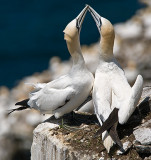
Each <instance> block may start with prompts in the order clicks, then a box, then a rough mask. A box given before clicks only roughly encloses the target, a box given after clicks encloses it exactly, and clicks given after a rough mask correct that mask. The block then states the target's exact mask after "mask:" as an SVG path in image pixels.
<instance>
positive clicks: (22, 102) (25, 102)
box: [8, 99, 30, 115]
mask: <svg viewBox="0 0 151 160" xmlns="http://www.w3.org/2000/svg"><path fill="white" fill-rule="evenodd" d="M28 101H29V99H25V100H23V101H20V102H17V103H16V104H15V105H20V106H21V107H18V108H14V109H11V110H9V111H8V115H9V114H11V113H12V112H14V111H21V110H24V109H27V108H30V106H29V105H28V104H27V102H28Z"/></svg>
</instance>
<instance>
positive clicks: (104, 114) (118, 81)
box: [89, 7, 143, 152]
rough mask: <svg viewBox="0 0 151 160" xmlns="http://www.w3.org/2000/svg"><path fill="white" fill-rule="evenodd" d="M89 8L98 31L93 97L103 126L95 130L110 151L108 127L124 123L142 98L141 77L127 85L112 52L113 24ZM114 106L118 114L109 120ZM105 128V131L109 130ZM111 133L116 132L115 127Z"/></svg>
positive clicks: (110, 141) (111, 143)
mask: <svg viewBox="0 0 151 160" xmlns="http://www.w3.org/2000/svg"><path fill="white" fill-rule="evenodd" d="M89 11H90V13H91V15H92V16H93V18H94V20H95V22H96V25H97V28H98V30H99V32H100V34H101V41H100V62H99V65H98V67H97V70H96V72H95V81H94V87H93V94H92V96H93V102H94V108H95V113H96V115H97V118H98V120H99V122H100V124H101V125H102V128H103V129H102V131H101V129H100V131H98V133H99V132H100V133H102V132H103V134H102V140H103V143H104V146H105V147H106V149H107V151H108V152H109V151H110V148H111V146H112V145H113V143H114V141H113V139H112V138H111V137H110V135H109V134H108V133H109V132H110V129H111V128H110V127H113V126H114V128H115V129H116V125H117V122H119V123H120V124H124V123H126V122H127V120H128V119H129V117H130V116H131V114H132V113H133V111H134V110H135V108H136V105H137V103H138V101H139V99H140V97H141V93H142V89H143V78H142V76H141V75H138V76H137V79H136V82H135V84H134V85H133V87H131V86H130V85H129V83H128V81H127V79H126V77H125V74H124V71H123V69H122V68H121V66H120V65H119V63H118V62H117V60H116V59H115V58H114V55H113V45H114V37H115V34H114V28H113V26H112V24H111V23H110V22H109V21H108V20H107V19H105V18H103V17H101V16H100V15H99V14H98V13H97V12H96V11H95V10H94V9H92V8H91V7H89ZM114 108H117V109H118V112H115V113H118V115H116V114H115V117H114V116H112V119H110V118H111V117H109V116H110V115H111V113H112V111H113V110H114ZM114 111H115V110H114ZM113 113H114V112H113ZM113 113H112V114H113ZM116 116H118V118H117V119H118V121H116V123H115V122H114V121H113V120H114V119H115V118H116ZM108 118H109V119H108ZM106 120H107V121H106ZM112 121H113V122H112ZM104 122H105V123H104ZM112 123H113V124H112ZM104 128H106V129H104ZM105 130H108V131H109V132H107V131H105ZM114 133H115V134H117V133H116V131H115V130H114ZM115 137H116V136H115ZM113 138H114V137H113ZM116 139H117V142H116V143H118V142H119V144H120V143H121V142H120V140H119V138H117V137H116ZM120 147H121V146H120Z"/></svg>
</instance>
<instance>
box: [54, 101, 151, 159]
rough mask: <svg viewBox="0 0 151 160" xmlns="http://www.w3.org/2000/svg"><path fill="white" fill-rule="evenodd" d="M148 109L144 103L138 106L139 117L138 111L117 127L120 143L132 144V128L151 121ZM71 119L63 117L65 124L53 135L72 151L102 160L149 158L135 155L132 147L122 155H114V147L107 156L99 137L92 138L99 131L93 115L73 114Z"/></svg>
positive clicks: (116, 148) (115, 148)
mask: <svg viewBox="0 0 151 160" xmlns="http://www.w3.org/2000/svg"><path fill="white" fill-rule="evenodd" d="M148 104H149V103H148ZM148 107H149V105H147V104H146V103H145V105H143V106H140V108H139V109H140V111H141V115H139V112H138V110H136V111H135V112H134V114H133V115H132V116H131V118H130V119H129V121H128V122H127V123H126V124H125V125H118V127H117V131H118V134H119V138H120V139H121V141H122V143H124V142H126V141H130V142H131V143H132V144H133V141H134V140H135V137H134V135H133V130H134V128H135V127H137V126H139V125H140V124H141V123H142V121H143V123H145V122H146V121H148V120H149V119H151V112H150V110H148ZM71 117H72V116H71V115H70V116H69V115H68V116H67V117H66V116H65V117H64V118H65V119H66V120H65V124H64V125H61V127H60V128H59V129H57V130H56V131H55V132H54V134H56V135H57V136H58V137H59V138H61V139H62V140H63V143H65V144H66V145H69V146H71V147H72V148H73V149H74V150H77V151H78V152H81V153H85V154H98V157H97V159H98V158H99V157H102V155H103V157H104V159H107V158H115V159H120V160H125V159H128V160H134V159H135V160H142V159H144V158H145V157H146V156H149V155H143V154H139V153H137V151H136V150H135V147H134V146H133V145H132V147H131V148H130V149H129V150H128V151H127V152H126V153H125V154H124V155H116V151H117V150H118V147H117V145H114V146H113V147H112V148H111V153H110V154H107V152H106V149H105V148H104V146H103V144H102V140H101V136H100V137H98V138H93V136H94V134H95V133H96V131H97V130H98V129H99V125H98V121H97V118H96V117H95V115H81V114H77V113H74V118H73V117H72V118H71ZM67 119H68V120H67ZM66 125H68V126H69V127H68V126H66ZM77 128H78V129H77Z"/></svg>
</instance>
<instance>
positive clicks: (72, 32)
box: [63, 6, 88, 53]
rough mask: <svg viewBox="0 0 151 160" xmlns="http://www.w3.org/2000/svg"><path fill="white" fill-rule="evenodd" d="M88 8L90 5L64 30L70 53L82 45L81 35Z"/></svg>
mask: <svg viewBox="0 0 151 160" xmlns="http://www.w3.org/2000/svg"><path fill="white" fill-rule="evenodd" d="M87 9H88V6H86V7H85V8H84V9H83V10H82V11H81V12H80V14H79V15H78V16H77V17H76V18H75V19H74V20H72V21H71V22H70V23H69V24H68V25H67V26H66V28H65V29H64V31H63V32H64V39H65V40H66V42H67V46H68V50H69V52H70V53H72V52H73V51H74V50H75V49H76V48H78V47H79V45H80V40H79V35H80V31H81V28H82V23H83V20H84V18H85V15H86V12H87ZM77 45H78V46H77Z"/></svg>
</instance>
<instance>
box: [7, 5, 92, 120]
mask: <svg viewBox="0 0 151 160" xmlns="http://www.w3.org/2000/svg"><path fill="white" fill-rule="evenodd" d="M87 9H88V6H86V7H85V8H84V9H83V10H82V11H81V13H80V14H79V15H78V16H77V17H76V18H75V19H74V20H72V21H71V22H70V23H69V24H68V25H67V26H66V28H65V30H64V31H63V32H64V39H65V40H66V42H67V47H68V50H69V52H70V54H71V57H72V60H73V65H72V68H71V70H70V72H69V73H68V74H67V75H64V76H61V77H59V78H57V79H55V80H53V81H51V82H49V83H43V84H40V83H37V84H33V86H34V87H35V90H34V91H33V92H32V93H30V98H29V99H26V100H23V101H21V102H18V103H16V105H21V106H22V107H19V108H17V109H13V110H11V112H13V111H15V110H22V109H26V108H34V109H36V110H39V111H40V112H41V113H42V114H54V116H55V118H59V117H61V116H63V115H64V114H66V113H69V112H71V111H73V110H74V109H76V108H77V107H78V106H80V105H81V104H82V103H83V102H84V101H85V100H86V98H87V97H88V96H89V94H90V92H91V90H92V86H93V82H94V77H93V75H92V73H91V72H90V71H89V70H88V69H87V67H86V65H85V61H84V58H83V56H82V52H81V47H80V40H79V38H80V30H81V27H82V23H83V20H84V18H85V15H86V12H87ZM11 112H10V113H11Z"/></svg>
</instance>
